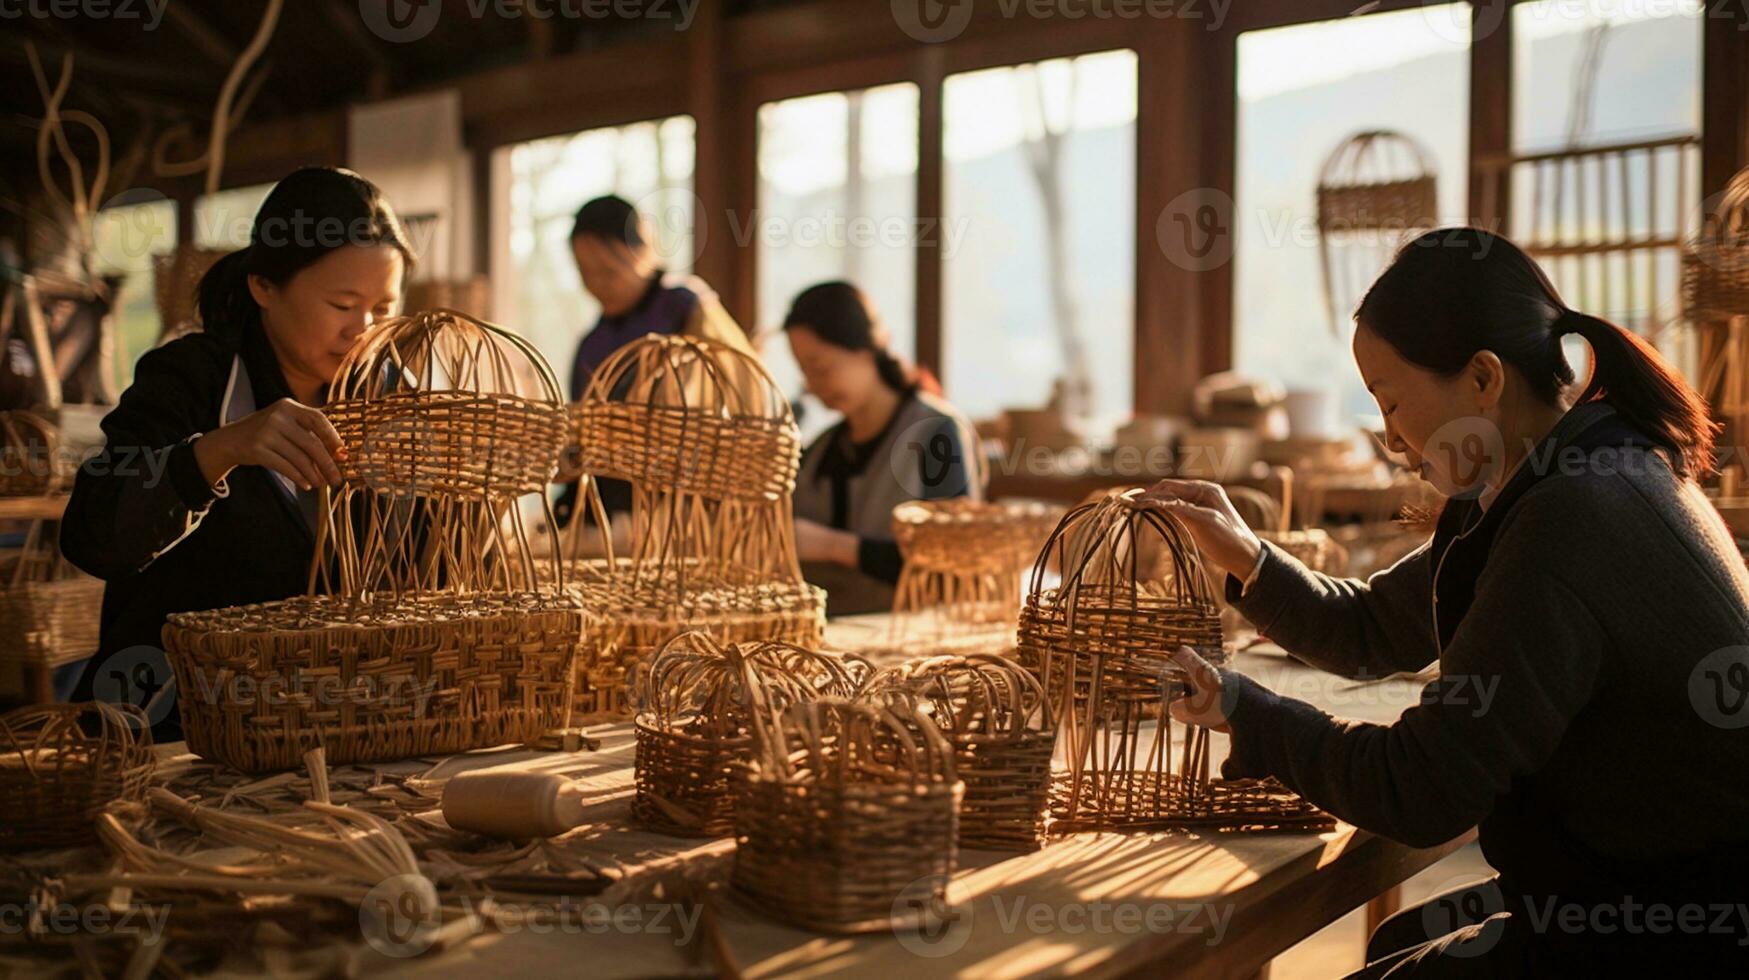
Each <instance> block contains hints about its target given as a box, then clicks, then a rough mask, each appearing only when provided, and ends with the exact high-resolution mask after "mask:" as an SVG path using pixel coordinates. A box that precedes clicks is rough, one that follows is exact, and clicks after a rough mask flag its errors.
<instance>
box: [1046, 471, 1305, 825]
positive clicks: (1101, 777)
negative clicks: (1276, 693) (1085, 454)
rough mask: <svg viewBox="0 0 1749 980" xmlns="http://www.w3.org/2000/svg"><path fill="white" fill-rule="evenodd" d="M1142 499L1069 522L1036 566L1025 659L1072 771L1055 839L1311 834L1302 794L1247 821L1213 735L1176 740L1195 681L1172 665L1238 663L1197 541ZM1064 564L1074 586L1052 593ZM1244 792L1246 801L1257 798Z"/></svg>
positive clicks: (1065, 577)
mask: <svg viewBox="0 0 1749 980" xmlns="http://www.w3.org/2000/svg"><path fill="white" fill-rule="evenodd" d="M1138 497H1139V491H1134V490H1132V491H1129V492H1127V493H1124V494H1121V495H1112V496H1108V497H1105V498H1103V499H1100V500H1096V501H1092V502H1089V503H1084V504H1082V505H1081V506H1079V507H1077V508H1075V509H1074V510H1072V511H1070V512H1069V513H1068V515H1067V516H1065V517H1064V518H1063V522H1062V523H1061V524H1060V525H1058V527H1057V529H1056V531H1055V532H1054V533H1053V534H1052V536H1051V538H1050V540H1049V541H1047V542H1046V544H1045V548H1044V550H1043V551H1042V552H1041V553H1040V554H1039V557H1038V561H1037V563H1036V564H1035V565H1034V566H1033V577H1032V593H1031V595H1029V596H1028V598H1027V602H1026V607H1025V608H1024V609H1023V610H1022V612H1021V617H1020V637H1019V659H1020V662H1021V663H1022V664H1023V665H1024V666H1026V667H1027V669H1029V670H1032V671H1033V672H1034V674H1035V675H1036V676H1038V677H1039V678H1040V679H1041V681H1043V683H1044V685H1045V688H1046V690H1047V692H1048V694H1049V696H1050V698H1051V699H1052V703H1053V705H1054V706H1055V707H1056V709H1057V718H1058V731H1059V737H1060V739H1061V740H1062V748H1063V756H1064V759H1065V761H1066V763H1067V771H1066V772H1064V773H1062V774H1060V776H1059V777H1058V778H1057V780H1056V785H1055V786H1054V788H1053V794H1052V796H1053V799H1052V805H1051V811H1052V822H1051V831H1052V832H1053V833H1066V832H1075V831H1081V830H1110V829H1120V828H1129V829H1140V828H1161V827H1178V826H1193V825H1194V826H1210V825H1217V824H1218V825H1222V826H1227V825H1231V826H1241V825H1242V826H1246V827H1256V826H1261V825H1268V824H1272V823H1273V824H1279V825H1282V826H1299V823H1298V821H1300V820H1301V819H1302V818H1304V817H1305V816H1306V815H1307V814H1316V813H1317V811H1316V810H1314V809H1312V808H1311V807H1310V806H1309V805H1307V804H1305V803H1303V802H1302V801H1300V800H1299V799H1298V798H1297V797H1293V796H1292V795H1291V794H1286V793H1285V792H1283V793H1281V794H1280V795H1279V797H1278V796H1275V795H1269V794H1265V798H1267V799H1268V800H1269V801H1270V805H1268V806H1265V807H1262V808H1261V809H1258V810H1255V811H1247V810H1245V809H1244V807H1241V806H1238V805H1237V804H1235V803H1233V802H1232V800H1231V799H1229V798H1230V797H1231V796H1232V795H1233V793H1234V792H1235V791H1237V790H1238V789H1240V787H1230V786H1225V785H1218V784H1212V783H1211V781H1210V779H1209V744H1208V732H1207V730H1205V729H1202V728H1198V727H1196V726H1184V727H1185V731H1184V733H1183V735H1182V736H1181V738H1180V739H1176V740H1175V739H1174V737H1173V736H1174V729H1175V728H1176V727H1177V726H1176V724H1175V723H1174V722H1173V720H1172V717H1171V715H1170V714H1169V713H1168V712H1167V710H1166V706H1167V704H1168V703H1169V702H1170V701H1171V700H1172V699H1173V698H1174V697H1177V696H1179V695H1180V694H1182V693H1183V689H1184V684H1185V681H1184V678H1183V674H1182V671H1180V670H1179V669H1178V668H1177V667H1176V666H1174V665H1173V664H1172V663H1171V661H1170V660H1169V659H1168V656H1169V654H1170V653H1171V651H1173V650H1175V649H1177V648H1178V647H1180V646H1188V647H1191V648H1192V649H1193V650H1195V651H1196V652H1197V653H1198V654H1199V655H1200V656H1202V657H1203V659H1205V660H1208V661H1209V662H1211V663H1223V662H1225V660H1226V653H1225V651H1224V650H1223V648H1222V646H1221V625H1220V619H1219V616H1218V613H1217V610H1216V606H1215V603H1214V599H1213V595H1212V592H1211V586H1210V581H1209V579H1208V577H1207V576H1206V575H1205V574H1204V572H1203V568H1202V558H1201V555H1200V553H1199V552H1198V551H1197V550H1196V546H1195V543H1194V541H1193V540H1192V538H1191V537H1190V535H1189V533H1188V532H1187V531H1186V530H1185V529H1184V527H1183V525H1181V524H1180V523H1179V522H1178V519H1177V518H1175V517H1172V516H1171V515H1170V514H1168V513H1167V512H1165V511H1162V510H1158V509H1155V508H1152V507H1149V506H1147V505H1145V504H1142V503H1140V502H1139V500H1138ZM1151 550H1153V551H1156V552H1158V553H1163V554H1164V555H1165V556H1166V557H1167V559H1168V561H1167V571H1166V573H1165V574H1164V575H1161V574H1158V573H1156V572H1155V571H1154V570H1153V569H1152V568H1151V567H1150V566H1151V563H1150V561H1149V559H1148V558H1147V557H1145V556H1146V555H1147V554H1148V553H1149V552H1150V551H1151ZM1053 564H1054V565H1055V566H1056V567H1057V568H1059V569H1061V573H1062V582H1061V584H1060V585H1058V586H1054V587H1049V588H1047V587H1046V586H1045V584H1044V582H1045V575H1046V571H1047V569H1048V568H1049V567H1050V566H1052V565H1053ZM1175 741H1176V742H1178V744H1177V745H1176V746H1175V745H1174V743H1175ZM1175 755H1176V756H1177V765H1176V768H1175V767H1174V762H1173V760H1174V756H1175ZM1242 788H1243V790H1244V792H1243V793H1241V796H1240V799H1242V800H1254V798H1256V796H1257V794H1256V793H1254V792H1252V790H1251V787H1249V786H1245V787H1242Z"/></svg>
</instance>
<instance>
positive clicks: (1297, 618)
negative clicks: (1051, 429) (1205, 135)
mask: <svg viewBox="0 0 1749 980" xmlns="http://www.w3.org/2000/svg"><path fill="white" fill-rule="evenodd" d="M1355 320H1356V324H1357V328H1356V330H1355V336H1354V357H1355V361H1356V363H1357V364H1358V366H1359V368H1360V373H1361V375H1362V377H1363V378H1364V380H1365V381H1366V384H1367V388H1368V390H1369V391H1371V392H1372V393H1373V396H1374V397H1375V398H1376V399H1377V400H1378V404H1379V408H1380V410H1381V411H1382V412H1383V413H1384V418H1385V428H1386V432H1387V434H1388V440H1389V446H1390V448H1391V449H1393V450H1394V451H1396V452H1400V453H1402V454H1403V455H1404V456H1405V457H1406V458H1407V459H1408V460H1409V462H1410V464H1411V465H1413V466H1414V467H1416V468H1417V470H1418V471H1419V472H1420V473H1421V474H1422V475H1423V476H1424V477H1425V478H1426V479H1428V480H1430V481H1431V482H1433V483H1434V484H1436V485H1437V486H1438V487H1439V488H1440V489H1441V490H1442V491H1443V492H1444V493H1446V494H1447V495H1448V500H1447V503H1446V505H1445V507H1444V509H1443V511H1442V512H1441V513H1440V515H1439V519H1438V522H1437V526H1436V527H1435V529H1434V531H1433V535H1432V538H1431V540H1429V541H1428V542H1427V543H1426V544H1425V545H1423V546H1422V547H1421V548H1419V549H1418V550H1416V551H1415V552H1413V553H1411V554H1410V555H1409V556H1408V557H1406V558H1404V559H1403V560H1402V561H1400V562H1398V563H1397V564H1396V565H1394V566H1392V567H1391V568H1389V569H1386V570H1384V571H1381V572H1378V573H1377V574H1375V575H1373V576H1372V577H1371V578H1369V579H1367V580H1365V581H1360V580H1356V579H1336V578H1331V577H1329V576H1326V575H1322V574H1318V573H1315V572H1312V571H1309V570H1308V569H1307V568H1306V567H1305V566H1303V565H1301V564H1300V563H1299V562H1297V561H1295V560H1294V559H1293V558H1292V557H1291V556H1289V555H1288V554H1287V553H1286V552H1283V551H1281V550H1280V549H1278V548H1276V547H1275V546H1273V545H1270V544H1265V543H1260V542H1259V541H1258V539H1257V537H1256V536H1255V535H1253V534H1251V532H1250V531H1249V530H1247V529H1246V527H1245V523H1244V522H1243V521H1241V520H1240V519H1239V518H1238V516H1237V515H1236V514H1235V513H1234V512H1233V508H1232V505H1231V504H1230V503H1228V502H1227V500H1226V498H1225V497H1224V496H1223V495H1222V494H1221V493H1220V489H1219V488H1218V487H1215V486H1213V485H1211V484H1201V483H1190V482H1177V481H1167V482H1165V483H1162V484H1160V485H1159V486H1157V487H1155V488H1154V489H1153V490H1152V491H1151V492H1150V495H1149V499H1151V500H1153V501H1154V502H1155V503H1156V504H1157V505H1158V506H1160V507H1162V508H1164V509H1165V510H1166V511H1167V512H1168V513H1171V514H1174V515H1176V516H1178V517H1179V518H1180V519H1181V520H1183V522H1184V523H1185V524H1186V526H1187V527H1189V529H1190V530H1191V533H1192V534H1194V535H1195V537H1196V539H1197V542H1198V543H1199V545H1200V546H1201V548H1202V550H1203V553H1204V554H1205V555H1206V556H1208V557H1209V558H1210V559H1212V560H1213V562H1214V563H1215V564H1216V565H1218V566H1220V567H1221V568H1223V569H1225V570H1226V571H1227V572H1228V577H1227V580H1226V582H1227V585H1226V588H1227V596H1228V598H1229V599H1231V600H1232V601H1233V602H1234V604H1235V605H1236V606H1237V607H1238V608H1239V610H1240V611H1241V612H1243V613H1244V614H1245V616H1246V617H1248V618H1249V619H1250V620H1251V621H1252V622H1254V623H1255V624H1256V625H1257V626H1258V628H1259V629H1260V630H1262V631H1263V632H1265V633H1267V634H1268V635H1269V637H1270V638H1272V639H1273V640H1275V641H1276V642H1277V643H1279V644H1281V645H1282V646H1283V647H1284V648H1286V649H1287V650H1288V652H1289V653H1291V654H1293V655H1294V656H1295V657H1297V658H1299V659H1301V660H1303V661H1305V662H1307V663H1309V664H1312V665H1313V666H1316V667H1319V668H1322V669H1324V670H1328V671H1331V672H1334V673H1337V674H1341V675H1343V676H1348V677H1360V678H1378V677H1383V676H1385V675H1388V674H1392V673H1395V672H1418V671H1422V670H1424V669H1426V668H1428V667H1429V666H1432V665H1435V664H1437V667H1438V674H1439V676H1438V679H1437V680H1434V681H1433V682H1432V683H1430V684H1428V685H1427V687H1426V688H1425V689H1424V690H1423V692H1422V695H1421V699H1420V703H1419V704H1418V705H1414V706H1411V707H1409V708H1408V709H1407V710H1406V711H1404V712H1403V714H1402V716H1401V718H1400V719H1399V720H1398V721H1396V722H1395V723H1393V724H1390V725H1376V724H1364V723H1359V722H1344V721H1339V720H1337V719H1335V718H1332V717H1330V716H1329V715H1326V714H1324V713H1323V712H1322V711H1319V710H1318V709H1316V708H1314V707H1312V706H1311V705H1308V704H1304V703H1302V702H1299V701H1295V700H1293V699H1291V698H1287V697H1281V696H1278V695H1276V694H1274V693H1272V692H1270V691H1269V690H1267V689H1266V688H1264V687H1262V686H1260V685H1258V684H1257V683H1255V682H1253V681H1250V680H1247V679H1246V678H1244V677H1242V676H1240V675H1238V674H1235V673H1232V672H1230V671H1226V670H1216V669H1215V668H1213V667H1211V666H1210V665H1209V664H1207V663H1205V662H1203V661H1202V660H1200V659H1199V658H1197V657H1196V656H1195V655H1194V654H1192V653H1191V652H1190V651H1189V650H1185V649H1181V650H1179V651H1178V652H1177V653H1176V654H1175V658H1176V660H1177V661H1178V663H1179V664H1180V666H1182V667H1183V668H1184V669H1185V670H1186V672H1187V673H1188V674H1189V676H1190V678H1191V683H1192V685H1193V687H1194V688H1195V693H1194V695H1193V696H1191V697H1189V698H1187V699H1184V700H1180V701H1178V702H1175V703H1174V704H1173V706H1172V711H1173V714H1174V716H1176V717H1178V718H1181V719H1185V720H1189V721H1194V722H1195V723H1198V724H1203V725H1207V726H1209V727H1212V728H1215V729H1218V730H1221V731H1228V732H1230V733H1231V735H1232V751H1231V754H1230V756H1229V758H1228V760H1227V762H1226V766H1225V773H1226V775H1228V776H1229V777H1263V776H1273V777H1276V778H1278V779H1280V780H1281V781H1282V782H1284V783H1286V784H1287V785H1288V786H1289V787H1291V788H1293V789H1294V790H1296V791H1297V792H1299V793H1300V794H1302V795H1304V796H1305V797H1306V798H1307V799H1309V800H1311V801H1312V802H1314V803H1316V804H1318V805H1319V806H1322V807H1324V808H1325V809H1327V810H1329V811H1330V812H1331V813H1333V814H1335V815H1336V816H1338V817H1341V818H1342V819H1344V820H1347V821H1350V822H1352V823H1354V824H1355V825H1357V826H1359V827H1362V828H1365V829H1367V830H1371V831H1373V832H1375V833H1378V834H1381V835H1383V836H1386V837H1391V838H1394V839H1396V840H1399V841H1403V842H1405V843H1407V844H1410V845H1414V846H1433V845H1436V844H1439V843H1442V842H1444V841H1447V840H1449V839H1451V838H1453V837H1456V836H1458V835H1459V834H1462V833H1463V832H1465V831H1466V830H1468V829H1470V828H1471V827H1477V828H1479V838H1480V841H1481V846H1482V853H1483V855H1484V856H1485V857H1486V858H1487V859H1488V862H1489V864H1491V865H1492V866H1493V868H1494V869H1495V871H1496V872H1498V877H1496V878H1494V879H1491V880H1488V881H1485V882H1482V883H1479V884H1474V885H1470V886H1467V887H1465V888H1463V889H1461V890H1459V891H1458V892H1454V893H1452V894H1449V895H1446V896H1443V897H1439V898H1436V899H1434V900H1433V901H1431V902H1429V903H1428V904H1426V905H1424V906H1422V907H1420V908H1416V909H1411V910H1408V911H1406V912H1404V913H1401V914H1399V915H1398V916H1395V917H1393V918H1391V919H1389V920H1387V921H1386V922H1385V923H1384V924H1383V925H1381V927H1380V928H1379V929H1378V930H1377V932H1375V933H1374V935H1373V938H1372V942H1371V944H1370V947H1369V950H1368V960H1369V965H1368V967H1367V968H1366V970H1365V971H1363V975H1366V976H1383V975H1387V974H1388V975H1390V976H1393V977H1397V976H1412V975H1432V974H1437V975H1439V976H1469V975H1472V974H1473V975H1477V976H1482V975H1486V976H1545V975H1548V976H1553V975H1572V974H1576V973H1579V972H1587V971H1588V968H1598V967H1604V968H1607V970H1606V971H1605V972H1616V971H1619V970H1621V969H1623V968H1628V969H1632V968H1635V967H1638V968H1640V969H1645V968H1646V967H1648V966H1651V967H1659V968H1663V969H1669V968H1671V967H1675V966H1693V965H1697V964H1701V963H1708V962H1710V961H1712V960H1713V959H1714V958H1715V957H1720V956H1723V957H1729V958H1731V959H1732V960H1733V961H1735V962H1736V965H1737V966H1738V967H1739V968H1740V967H1741V966H1742V962H1743V961H1742V960H1741V957H1742V956H1743V955H1744V951H1745V949H1749V945H1744V944H1749V922H1746V921H1745V917H1744V916H1743V915H1741V914H1740V910H1741V909H1743V908H1745V907H1746V906H1744V905H1742V904H1739V903H1741V902H1743V901H1744V899H1745V898H1749V780H1745V779H1744V778H1743V774H1744V773H1745V772H1749V727H1746V726H1749V704H1746V703H1745V701H1746V700H1749V574H1746V573H1745V568H1744V563H1743V558H1742V556H1741V555H1740V554H1739V552H1738V550H1737V547H1736V545H1735V543H1734V541H1733V540H1732V537H1731V534H1730V532H1729V531H1728V530H1727V529H1726V527H1725V524H1724V522H1723V520H1722V519H1721V518H1720V517H1719V515H1718V513H1717V512H1716V511H1715V510H1714V509H1713V508H1712V506H1711V505H1710V504H1709V502H1708V501H1707V498H1706V496H1705V495H1704V494H1703V492H1702V491H1701V489H1700V487H1699V486H1698V484H1697V481H1698V480H1701V479H1704V478H1705V477H1706V476H1707V475H1708V473H1709V472H1710V471H1711V470H1712V468H1713V465H1714V458H1715V457H1714V448H1713V440H1714V436H1715V432H1716V427H1715V425H1714V424H1713V422H1711V421H1710V419H1709V417H1708V413H1707V406H1706V404H1705V402H1704V401H1703V400H1702V399H1701V398H1700V397H1699V396H1698V395H1697V394H1696V393H1695V391H1694V390H1693V389H1692V388H1690V387H1689V386H1688V384H1687V383H1686V382H1684V381H1683V380H1682V378H1681V377H1680V376H1679V375H1678V374H1677V373H1676V372H1675V371H1674V370H1672V368H1671V367H1670V365H1668V364H1667V363H1665V362H1664V360H1663V359H1662V358H1660V357H1659V355H1658V353H1657V352H1656V350H1655V349H1654V348H1653V347H1652V346H1651V345H1649V344H1647V343H1646V342H1645V341H1643V340H1641V339H1640V338H1639V337H1637V336H1635V335H1633V334H1632V333H1629V332H1628V331H1626V330H1623V329H1622V328H1620V327H1617V326H1615V325H1613V324H1610V323H1607V322H1605V321H1603V320H1600V319H1598V318H1597V317H1594V316H1590V315H1588V314H1585V313H1581V312H1579V311H1577V310H1573V309H1571V308H1569V307H1567V306H1566V305H1565V304H1564V303H1563V302H1562V301H1561V298H1560V297H1559V296H1558V295H1557V294H1556V292H1555V290H1554V287H1553V286H1552V285H1550V283H1549V281H1548V279H1547V277H1545V276H1544V275H1543V273H1542V271H1541V270H1540V269H1539V268H1538V267H1537V265H1536V263H1535V262H1534V261H1532V260H1531V259H1530V257H1528V256H1527V255H1525V253H1524V252H1522V251H1520V250H1519V249H1518V248H1517V247H1516V246H1514V245H1513V244H1512V243H1510V242H1508V241H1506V240H1504V239H1502V238H1499V237H1497V236H1495V235H1492V234H1489V233H1488V232H1485V231H1480V230H1477V229H1474V228H1451V229H1443V230H1439V231H1434V232H1429V233H1427V234H1425V235H1422V236H1421V237H1419V238H1417V239H1415V240H1414V241H1412V242H1410V243H1409V244H1408V245H1406V246H1405V247H1404V248H1403V249H1402V250H1401V251H1400V252H1399V253H1398V254H1397V256H1396V258H1395V259H1394V261H1393V262H1392V264H1391V266H1390V267H1389V268H1388V269H1386V270H1385V272H1384V273H1383V274H1382V275H1380V276H1379V278H1378V281H1377V282H1375V283H1374V284H1373V286H1372V288H1371V290H1369V291H1368V293H1367V295H1366V297H1365V298H1364V299H1363V300H1362V301H1361V304H1360V308H1359V310H1358V311H1357V312H1356V313H1355ZM1573 336H1576V337H1578V338H1579V339H1581V340H1583V341H1584V343H1585V346H1586V347H1588V348H1589V349H1590V361H1591V371H1590V376H1589V378H1588V380H1587V381H1586V383H1585V384H1584V386H1583V387H1582V388H1579V386H1578V385H1577V384H1576V383H1575V378H1574V372H1573V369H1572V368H1571V367H1570V366H1569V365H1568V362H1567V359H1566V356H1565V353H1564V352H1563V346H1562V341H1563V339H1564V338H1566V337H1573ZM1575 388H1578V389H1579V390H1577V391H1575V390H1574V389H1575ZM1701 907H1704V908H1709V909H1713V910H1714V911H1716V910H1717V909H1720V908H1723V909H1728V910H1730V913H1731V914H1730V915H1728V916H1716V915H1713V914H1711V913H1708V914H1706V915H1705V916H1702V917H1703V918H1705V919H1706V921H1705V922H1702V923H1699V925H1698V927H1697V926H1696V922H1695V920H1693V919H1691V920H1690V921H1689V922H1688V924H1687V925H1686V926H1679V925H1678V924H1677V923H1678V916H1680V915H1683V914H1687V913H1684V912H1683V911H1682V910H1684V909H1689V910H1690V913H1692V912H1697V911H1698V909H1699V908H1701ZM1422 971H1425V973H1423V972H1422Z"/></svg>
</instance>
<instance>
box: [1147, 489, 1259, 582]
mask: <svg viewBox="0 0 1749 980" xmlns="http://www.w3.org/2000/svg"><path fill="white" fill-rule="evenodd" d="M1136 500H1137V502H1138V503H1142V504H1146V505H1148V506H1151V507H1157V508H1159V509H1160V510H1161V511H1163V512H1165V513H1168V514H1171V515H1172V516H1174V517H1176V518H1178V519H1179V521H1181V522H1182V523H1183V524H1184V527H1185V528H1186V529H1187V530H1188V531H1189V532H1190V536H1191V537H1192V538H1195V539H1196V547H1197V550H1198V551H1200V552H1202V554H1203V557H1205V558H1207V559H1208V560H1209V561H1212V562H1214V563H1215V564H1216V565H1217V566H1219V567H1220V569H1221V570H1222V571H1224V572H1227V573H1228V574H1230V575H1232V576H1233V577H1234V578H1238V579H1241V580H1242V579H1244V578H1245V576H1247V575H1250V574H1251V569H1252V567H1253V566H1254V565H1256V564H1257V555H1258V553H1259V552H1261V551H1262V550H1263V543H1262V542H1261V541H1259V540H1258V538H1257V535H1256V533H1254V532H1253V531H1252V530H1251V528H1250V526H1248V525H1247V524H1246V523H1245V521H1244V519H1243V518H1241V517H1240V516H1239V512H1238V511H1237V510H1234V509H1233V502H1232V501H1231V500H1228V499H1227V492H1226V491H1225V490H1223V489H1221V485H1220V484H1218V483H1210V482H1208V481H1207V480H1161V481H1160V482H1159V483H1156V484H1154V485H1153V486H1151V487H1149V488H1148V489H1147V492H1145V493H1143V494H1142V495H1141V496H1140V497H1137V498H1136Z"/></svg>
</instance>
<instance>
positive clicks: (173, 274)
mask: <svg viewBox="0 0 1749 980" xmlns="http://www.w3.org/2000/svg"><path fill="white" fill-rule="evenodd" d="M229 254H231V253H230V251H229V250H228V249H222V248H197V247H195V246H193V245H179V246H177V248H176V250H175V251H174V252H170V253H168V254H166V255H157V256H153V258H152V291H153V293H154V294H155V295H156V299H157V300H158V325H159V326H158V333H159V336H160V337H163V336H168V335H171V334H180V333H186V332H188V331H190V330H193V329H196V328H197V325H198V323H199V319H200V304H199V303H198V301H197V298H196V295H195V294H196V293H197V292H198V291H199V289H200V280H201V277H203V276H205V275H206V273H207V270H208V269H211V268H212V267H213V266H214V265H216V264H217V263H218V261H219V260H220V259H222V258H224V257H225V256H227V255H229Z"/></svg>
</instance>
